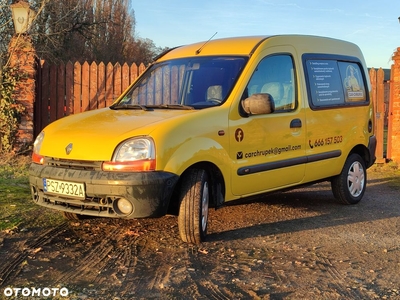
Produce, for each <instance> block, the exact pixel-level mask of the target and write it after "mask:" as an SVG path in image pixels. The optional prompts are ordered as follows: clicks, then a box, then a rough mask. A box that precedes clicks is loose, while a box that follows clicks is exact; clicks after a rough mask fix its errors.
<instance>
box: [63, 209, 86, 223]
mask: <svg viewBox="0 0 400 300" xmlns="http://www.w3.org/2000/svg"><path fill="white" fill-rule="evenodd" d="M62 213H63V216H64V218H65V219H67V220H71V221H79V220H83V219H86V218H87V216H84V215H79V214H75V213H71V212H66V211H63V212H62Z"/></svg>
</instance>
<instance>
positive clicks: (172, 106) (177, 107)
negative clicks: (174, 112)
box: [147, 104, 194, 110]
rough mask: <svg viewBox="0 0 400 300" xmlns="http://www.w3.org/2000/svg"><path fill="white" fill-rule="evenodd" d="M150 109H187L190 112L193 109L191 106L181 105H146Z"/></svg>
mask: <svg viewBox="0 0 400 300" xmlns="http://www.w3.org/2000/svg"><path fill="white" fill-rule="evenodd" d="M147 106H148V107H151V108H164V109H187V110H192V109H194V107H193V106H188V105H182V104H158V105H147Z"/></svg>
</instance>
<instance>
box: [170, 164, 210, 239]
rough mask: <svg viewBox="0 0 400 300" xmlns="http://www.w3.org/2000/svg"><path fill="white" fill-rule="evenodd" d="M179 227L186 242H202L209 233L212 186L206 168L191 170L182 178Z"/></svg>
mask: <svg viewBox="0 0 400 300" xmlns="http://www.w3.org/2000/svg"><path fill="white" fill-rule="evenodd" d="M181 187H182V190H181V196H180V207H179V215H178V227H179V234H180V236H181V239H182V240H183V241H184V242H187V243H192V244H200V243H201V242H202V241H204V239H205V237H206V235H207V223H208V207H209V203H210V187H209V181H208V175H207V172H206V171H205V170H202V169H192V170H189V171H188V172H187V173H186V174H185V175H184V177H183V178H182V186H181Z"/></svg>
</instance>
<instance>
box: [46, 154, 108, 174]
mask: <svg viewBox="0 0 400 300" xmlns="http://www.w3.org/2000/svg"><path fill="white" fill-rule="evenodd" d="M44 164H45V165H47V166H52V167H57V168H63V169H71V170H86V171H101V164H102V162H101V161H90V160H70V159H59V158H53V157H46V158H45V162H44Z"/></svg>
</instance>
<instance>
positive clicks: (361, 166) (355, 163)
mask: <svg viewBox="0 0 400 300" xmlns="http://www.w3.org/2000/svg"><path fill="white" fill-rule="evenodd" d="M331 185H332V192H333V195H334V196H335V198H336V199H337V200H339V201H340V202H341V203H344V204H356V203H358V202H360V200H361V198H362V197H363V195H364V192H365V189H366V186H367V172H366V167H365V162H364V160H363V159H362V158H361V156H360V155H358V154H355V153H353V154H351V155H350V156H349V157H348V158H347V160H346V163H345V164H344V167H343V170H342V172H341V173H340V174H339V175H337V176H335V177H334V178H333V179H332V182H331Z"/></svg>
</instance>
